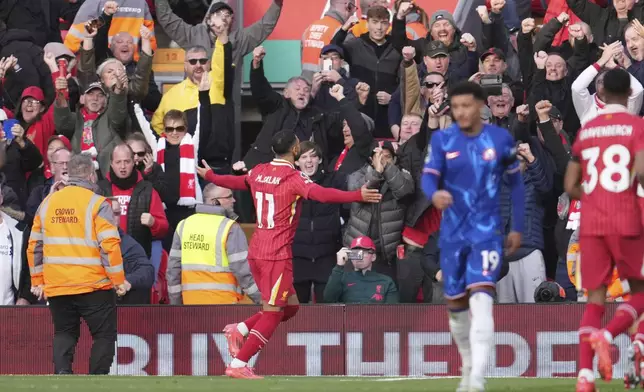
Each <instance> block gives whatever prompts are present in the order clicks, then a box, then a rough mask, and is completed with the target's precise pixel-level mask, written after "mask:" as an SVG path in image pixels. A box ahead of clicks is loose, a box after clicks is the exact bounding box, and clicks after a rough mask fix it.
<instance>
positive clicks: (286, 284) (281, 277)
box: [197, 131, 382, 378]
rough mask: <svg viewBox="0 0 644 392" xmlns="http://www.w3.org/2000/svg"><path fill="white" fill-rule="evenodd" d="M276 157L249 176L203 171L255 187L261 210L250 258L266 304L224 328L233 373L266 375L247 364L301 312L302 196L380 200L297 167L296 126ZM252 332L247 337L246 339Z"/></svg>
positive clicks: (221, 181)
mask: <svg viewBox="0 0 644 392" xmlns="http://www.w3.org/2000/svg"><path fill="white" fill-rule="evenodd" d="M272 147H273V152H274V153H275V159H273V161H272V162H270V163H265V164H260V165H257V166H256V167H254V168H253V169H252V170H250V171H249V172H248V174H247V175H246V176H222V175H216V174H215V173H214V172H213V171H212V170H210V168H209V167H208V165H207V164H206V163H205V161H204V162H203V164H204V166H205V168H197V171H198V173H199V175H200V176H201V177H202V178H205V179H206V180H207V181H209V182H212V183H214V184H217V185H220V186H223V187H226V188H230V189H236V190H250V192H251V194H252V196H253V200H254V203H255V210H256V212H257V227H256V229H255V232H254V233H253V236H252V238H251V240H250V247H249V250H248V262H249V264H250V269H251V273H252V274H253V278H255V282H257V286H258V287H259V290H260V292H261V293H262V300H263V309H262V311H261V312H259V313H257V314H255V315H254V316H252V317H251V318H249V319H248V320H246V321H244V322H242V323H235V324H229V325H227V326H226V327H225V328H224V332H225V335H226V339H227V340H228V350H229V351H230V354H231V356H232V357H233V358H234V359H233V361H232V362H231V363H230V365H229V366H228V367H227V368H226V375H227V376H229V377H233V378H261V377H259V376H257V375H255V373H254V372H253V370H252V369H251V368H250V367H249V366H248V361H249V360H250V358H251V357H252V356H253V355H255V354H256V353H257V352H259V351H260V350H261V349H262V348H263V347H264V345H266V343H268V340H269V339H270V338H271V335H272V334H273V332H274V331H275V329H276V328H277V326H278V325H279V324H280V323H281V322H284V321H286V320H288V319H290V318H291V317H293V316H294V315H295V313H297V310H298V308H299V302H298V300H297V296H296V295H295V290H294V288H293V264H292V252H291V246H292V243H293V237H294V235H295V230H296V229H297V225H298V220H299V216H300V208H299V206H300V204H301V203H300V201H301V199H302V198H304V199H311V200H316V201H319V202H321V203H352V202H366V203H378V202H379V201H380V199H381V197H382V196H381V195H380V193H378V190H377V189H368V188H367V187H366V186H364V187H363V188H362V189H358V190H356V191H353V192H344V191H339V190H336V189H329V188H323V187H321V186H319V185H317V184H315V183H314V182H312V181H311V180H310V179H309V178H308V176H307V175H306V174H304V173H302V172H300V171H298V170H296V169H295V167H294V166H293V165H294V162H295V157H296V156H297V155H298V153H299V140H298V139H297V136H295V134H294V133H293V132H292V131H280V132H278V133H277V134H275V136H273V140H272ZM246 337H248V339H245V338H246Z"/></svg>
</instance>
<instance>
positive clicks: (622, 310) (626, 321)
mask: <svg viewBox="0 0 644 392" xmlns="http://www.w3.org/2000/svg"><path fill="white" fill-rule="evenodd" d="M642 312H644V293H635V294H633V295H632V296H631V299H630V301H628V302H627V303H624V304H621V305H619V307H617V311H616V312H615V315H614V316H613V318H612V319H611V320H610V322H609V323H608V325H607V326H606V330H607V331H608V332H610V334H611V335H613V337H616V336H617V335H619V334H621V333H624V332H626V331H627V330H628V328H629V327H630V326H631V325H633V323H634V322H635V321H636V320H637V319H638V317H639V315H640V314H642Z"/></svg>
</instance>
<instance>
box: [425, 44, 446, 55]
mask: <svg viewBox="0 0 644 392" xmlns="http://www.w3.org/2000/svg"><path fill="white" fill-rule="evenodd" d="M425 56H427V57H431V58H434V57H437V56H449V50H447V46H445V44H444V43H442V42H441V41H432V42H430V43H428V44H427V46H425Z"/></svg>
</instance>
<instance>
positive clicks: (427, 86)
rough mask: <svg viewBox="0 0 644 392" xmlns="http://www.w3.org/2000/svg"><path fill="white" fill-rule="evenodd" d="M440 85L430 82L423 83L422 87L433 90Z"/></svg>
mask: <svg viewBox="0 0 644 392" xmlns="http://www.w3.org/2000/svg"><path fill="white" fill-rule="evenodd" d="M440 85H441V84H440V83H432V82H425V83H423V86H425V87H426V88H434V87H438V86H440Z"/></svg>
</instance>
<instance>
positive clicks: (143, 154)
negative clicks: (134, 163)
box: [134, 128, 168, 158]
mask: <svg viewBox="0 0 644 392" xmlns="http://www.w3.org/2000/svg"><path fill="white" fill-rule="evenodd" d="M167 130H168V128H166V132H167ZM145 154H147V152H146V151H135V152H134V155H136V156H137V157H139V158H143V157H145Z"/></svg>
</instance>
